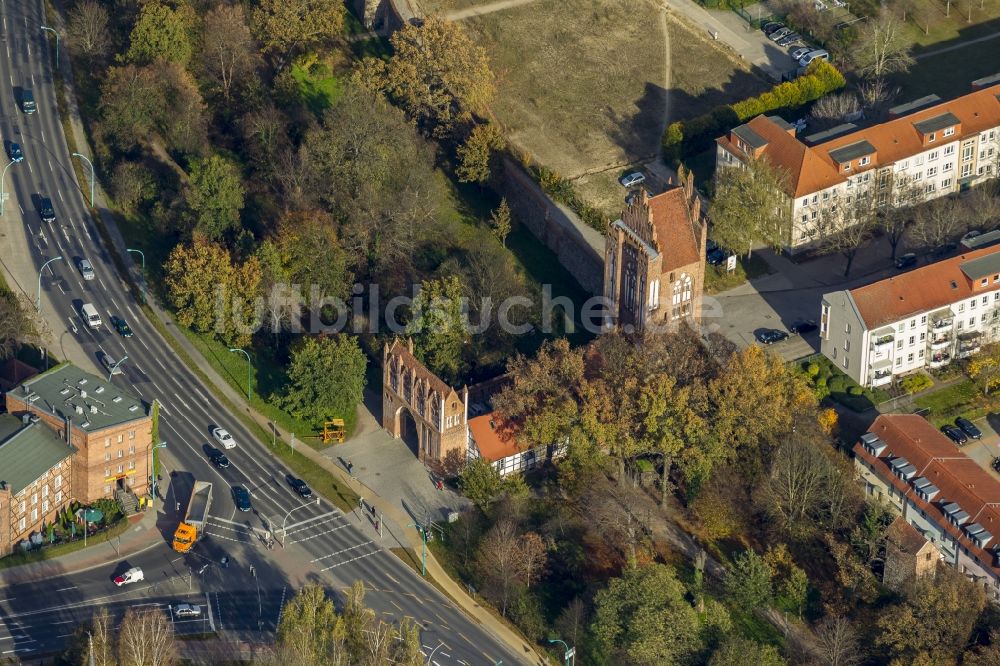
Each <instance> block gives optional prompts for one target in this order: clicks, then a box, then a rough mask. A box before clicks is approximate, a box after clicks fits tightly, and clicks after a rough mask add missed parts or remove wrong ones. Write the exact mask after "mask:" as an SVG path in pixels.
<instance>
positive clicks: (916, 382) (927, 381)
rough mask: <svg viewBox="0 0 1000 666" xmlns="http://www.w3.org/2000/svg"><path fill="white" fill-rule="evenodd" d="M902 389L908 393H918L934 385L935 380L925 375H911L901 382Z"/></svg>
mask: <svg viewBox="0 0 1000 666" xmlns="http://www.w3.org/2000/svg"><path fill="white" fill-rule="evenodd" d="M899 385H900V387H901V388H902V389H903V390H904V391H906V392H907V393H917V392H919V391H923V390H924V389H927V388H930V387H931V386H933V385H934V382H933V380H931V378H930V377H928V376H927V375H924V374H918V375H910V376H909V377H903V379H901V380H900V382H899Z"/></svg>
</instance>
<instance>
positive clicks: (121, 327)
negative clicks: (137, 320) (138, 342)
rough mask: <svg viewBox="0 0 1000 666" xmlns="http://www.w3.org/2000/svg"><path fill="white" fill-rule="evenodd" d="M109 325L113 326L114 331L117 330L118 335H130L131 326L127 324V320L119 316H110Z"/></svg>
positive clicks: (124, 336) (128, 336) (125, 336)
mask: <svg viewBox="0 0 1000 666" xmlns="http://www.w3.org/2000/svg"><path fill="white" fill-rule="evenodd" d="M111 325H112V326H114V327H115V330H116V331H118V335H120V336H122V337H123V338H131V337H132V327H131V326H129V325H128V322H127V321H125V320H124V319H122V318H121V317H112V318H111Z"/></svg>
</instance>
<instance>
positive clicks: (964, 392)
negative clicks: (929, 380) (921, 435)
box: [913, 378, 997, 427]
mask: <svg viewBox="0 0 1000 666" xmlns="http://www.w3.org/2000/svg"><path fill="white" fill-rule="evenodd" d="M913 402H914V403H915V404H916V405H917V406H918V407H920V408H922V409H926V410H928V411H929V413H928V414H927V420H928V421H930V422H931V423H933V424H934V425H935V426H938V427H941V426H942V425H944V424H945V423H948V422H953V421H954V420H955V419H956V418H957V417H959V416H964V417H965V418H967V419H970V420H975V419H978V418H981V417H983V416H986V414H988V413H989V412H991V411H994V410H996V409H997V400H996V399H995V398H993V397H991V396H985V395H983V394H982V393H981V392H980V391H979V389H978V388H976V385H975V384H974V383H973V381H972V380H971V379H968V378H965V379H962V380H961V381H959V382H958V383H956V384H952V385H951V386H946V387H944V388H943V389H941V390H940V391H934V392H932V393H927V394H925V395H922V396H920V397H918V398H916V399H915V400H914V401H913Z"/></svg>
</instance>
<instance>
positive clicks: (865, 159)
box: [848, 155, 872, 168]
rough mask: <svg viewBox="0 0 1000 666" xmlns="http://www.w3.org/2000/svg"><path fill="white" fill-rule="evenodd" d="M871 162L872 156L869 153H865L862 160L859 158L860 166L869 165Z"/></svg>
mask: <svg viewBox="0 0 1000 666" xmlns="http://www.w3.org/2000/svg"><path fill="white" fill-rule="evenodd" d="M871 162H872V158H870V157H868V156H867V155H865V156H864V157H862V158H861V159H860V160H858V166H867V165H869V164H871ZM848 168H850V165H848Z"/></svg>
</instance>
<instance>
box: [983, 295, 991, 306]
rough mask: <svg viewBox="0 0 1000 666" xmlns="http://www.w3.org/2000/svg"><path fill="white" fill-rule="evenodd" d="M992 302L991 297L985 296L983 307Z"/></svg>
mask: <svg viewBox="0 0 1000 666" xmlns="http://www.w3.org/2000/svg"><path fill="white" fill-rule="evenodd" d="M989 300H990V297H989V296H983V305H986V304H987V303H988V302H989Z"/></svg>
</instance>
